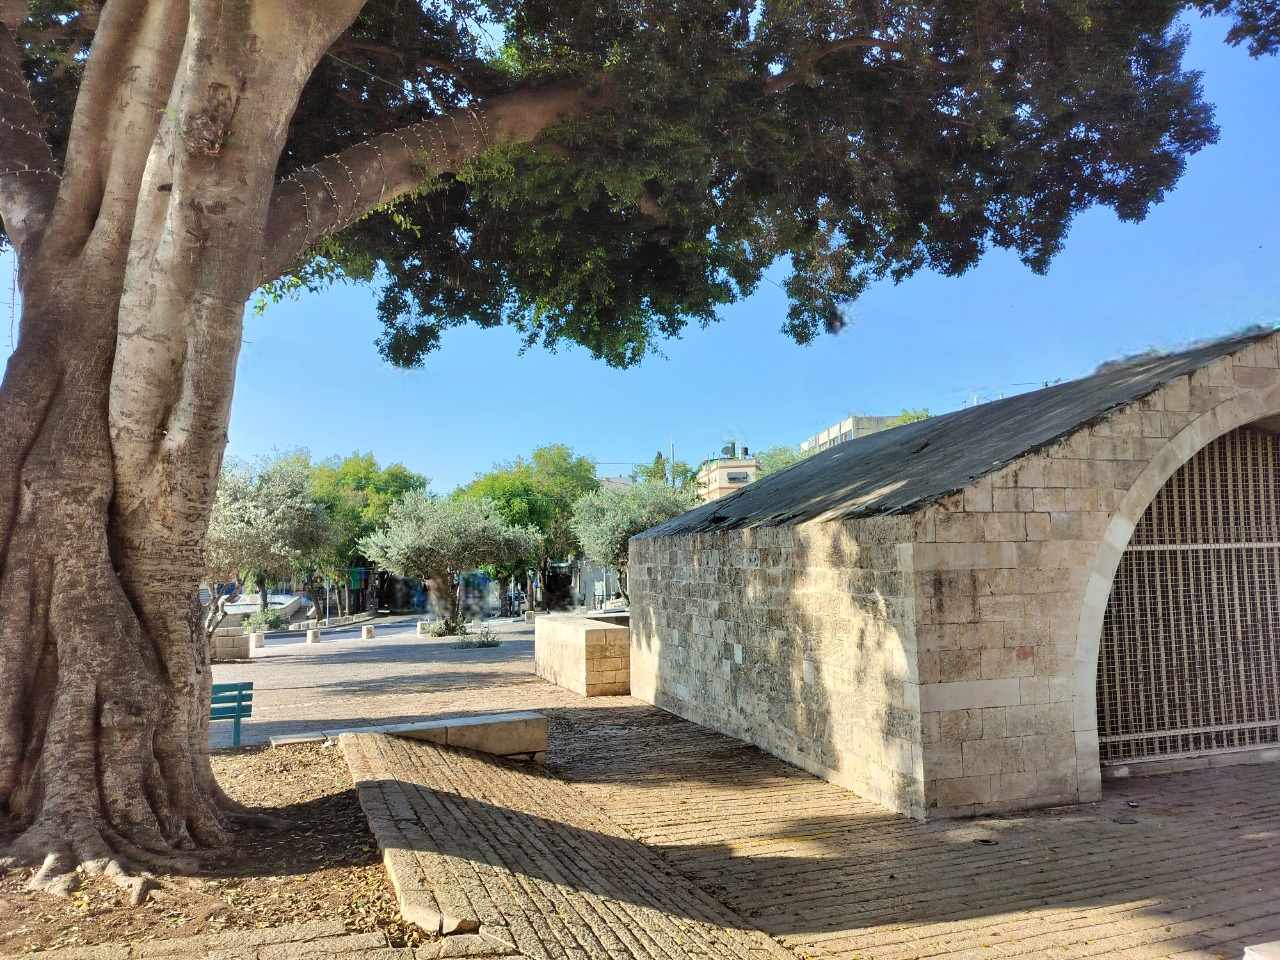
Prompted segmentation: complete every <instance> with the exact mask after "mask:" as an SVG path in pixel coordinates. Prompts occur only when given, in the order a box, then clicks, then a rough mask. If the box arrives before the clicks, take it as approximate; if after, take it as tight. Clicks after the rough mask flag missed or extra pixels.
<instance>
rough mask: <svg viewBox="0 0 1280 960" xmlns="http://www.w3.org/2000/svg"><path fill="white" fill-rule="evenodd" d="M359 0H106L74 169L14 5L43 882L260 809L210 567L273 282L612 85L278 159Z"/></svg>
mask: <svg viewBox="0 0 1280 960" xmlns="http://www.w3.org/2000/svg"><path fill="white" fill-rule="evenodd" d="M362 5H363V0H309V2H306V3H298V2H296V0H112V2H111V3H109V4H105V5H102V10H101V13H100V15H99V17H98V26H97V29H96V31H95V34H94V39H93V44H92V48H91V50H90V55H89V58H88V61H87V63H86V65H85V68H84V71H83V75H82V79H81V81H80V87H79V91H78V95H77V99H76V106H75V113H74V116H73V117H72V121H71V125H70V130H69V134H68V139H67V148H66V156H65V161H64V165H63V170H62V173H61V176H59V174H58V172H57V170H56V168H55V166H54V163H53V158H52V154H51V152H50V151H49V150H48V148H47V147H44V146H43V145H42V144H41V143H40V140H39V137H38V136H37V135H35V134H34V133H33V130H35V129H36V128H38V126H39V117H38V115H37V113H36V111H35V109H34V107H33V106H32V104H31V102H30V97H29V96H28V94H27V92H26V90H25V89H23V88H22V85H23V81H22V74H21V69H20V63H19V59H20V54H19V51H18V48H17V46H16V44H15V43H14V41H13V39H12V35H11V30H12V29H13V27H14V22H13V16H14V14H13V11H14V10H15V9H16V10H19V11H22V10H24V9H25V5H23V4H17V5H14V4H5V3H0V126H2V127H3V128H4V129H5V130H6V133H5V134H4V136H0V217H3V220H4V224H5V228H6V230H7V232H8V235H9V238H10V240H11V241H12V242H13V246H14V249H15V250H16V251H17V254H18V262H19V289H20V291H21V294H22V303H23V306H22V318H21V326H20V336H19V341H18V344H17V348H16V350H15V351H14V354H13V355H12V356H11V357H10V359H9V362H8V367H7V370H6V372H5V377H4V381H3V384H0V424H3V425H4V432H3V435H2V436H0V815H5V816H7V818H8V820H9V822H10V824H11V825H12V826H14V827H16V828H17V829H18V830H20V831H21V832H20V834H19V835H18V836H17V838H16V839H15V840H14V841H13V843H11V844H10V846H9V847H7V848H5V849H4V850H3V851H0V868H4V867H12V866H15V865H38V866H39V867H40V869H39V870H38V871H37V872H36V874H35V876H34V877H33V879H32V881H31V885H32V886H33V887H34V888H37V889H44V890H51V891H55V892H66V891H68V890H70V889H72V888H74V886H75V885H76V883H77V877H78V871H77V868H78V867H83V868H84V870H85V872H88V873H104V874H106V875H108V876H110V877H111V878H113V879H114V880H115V881H116V882H118V883H120V884H121V885H123V886H125V887H127V888H128V889H130V890H131V891H132V893H133V895H134V897H135V898H139V899H140V898H141V897H142V896H143V895H145V890H146V887H147V884H148V882H149V881H148V879H147V878H146V876H145V875H144V874H143V873H142V872H141V871H142V869H143V868H146V867H155V866H161V867H175V868H176V867H183V866H190V865H192V863H193V861H192V859H191V858H190V857H189V856H187V855H186V854H185V853H184V851H190V850H192V849H194V848H205V847H216V846H220V845H222V844H224V843H225V842H226V840H227V838H228V831H229V830H231V829H232V828H234V827H235V826H236V824H237V823H240V822H245V821H247V820H250V819H251V818H250V817H248V816H247V813H246V811H244V810H243V809H242V808H240V807H238V806H237V805H236V804H234V803H233V802H232V801H231V800H230V799H229V798H227V797H226V795H225V794H223V792H222V791H221V790H220V789H219V788H218V785H217V783H216V782H215V781H214V778H213V774H212V770H211V767H210V763H209V756H208V723H209V720H208V714H209V687H210V683H211V673H210V668H209V647H208V638H207V636H206V635H205V633H204V631H203V629H202V625H201V621H200V607H199V595H198V584H199V578H200V574H201V572H202V567H203V557H202V553H203V544H204V536H205V532H206V529H207V526H208V520H209V513H210V510H211V508H212V503H213V495H214V491H215V488H216V483H217V476H218V472H219V469H220V466H221V460H222V454H223V450H224V448H225V446H226V439H227V436H226V429H227V422H228V419H229V416H230V406H231V395H232V385H233V383H234V378H235V368H236V360H237V357H238V353H239V348H240V343H241V336H242V329H243V313H244V304H245V302H246V301H247V299H248V297H249V296H250V294H251V293H252V292H253V290H254V288H255V287H257V286H258V285H259V283H261V282H262V281H263V280H273V279H275V278H277V277H278V276H279V275H280V272H281V271H282V270H284V269H285V268H286V267H287V266H288V265H289V264H290V263H291V262H293V261H294V260H295V258H296V257H297V256H298V255H299V254H300V253H301V252H302V251H303V250H305V249H306V248H307V247H308V246H309V245H310V244H313V243H315V242H316V241H318V240H320V239H323V238H324V237H326V236H329V235H331V234H332V233H334V232H336V231H338V230H340V229H342V228H343V227H344V226H346V225H347V224H349V223H351V222H354V221H355V220H357V219H359V218H360V217H361V216H363V215H365V214H367V213H369V212H371V211H372V210H374V209H375V208H376V207H378V206H379V205H381V204H384V203H387V202H389V201H391V200H393V199H395V198H396V197H398V196H401V195H403V194H404V193H406V192H408V191H410V190H413V189H416V188H417V187H418V186H420V185H421V183H422V181H423V179H424V178H427V177H430V176H432V175H433V174H434V173H441V172H444V171H448V170H457V169H458V165H459V164H460V163H463V162H465V161H466V160H468V159H470V158H473V157H475V156H477V155H478V154H479V153H480V152H482V151H483V150H484V149H485V148H486V147H487V146H488V145H489V143H491V142H492V140H493V139H494V138H496V139H499V140H507V139H510V140H515V141H519V142H526V143H527V142H530V141H531V140H533V139H534V138H535V137H537V136H538V135H539V134H540V133H541V132H542V131H543V130H545V129H546V128H547V127H549V126H551V125H552V124H554V123H555V122H556V121H557V120H558V118H559V117H560V116H561V115H562V114H564V113H572V112H580V111H582V110H585V109H589V108H590V106H589V101H588V95H587V94H585V93H584V92H583V88H582V85H580V84H572V83H566V84H561V85H558V86H556V87H547V88H543V89H542V90H537V91H532V90H526V91H516V92H513V93H510V94H505V95H503V96H501V97H496V98H494V99H493V100H492V102H488V103H485V104H482V105H480V106H479V107H478V108H477V107H466V108H459V109H456V110H451V111H446V112H445V113H443V114H441V115H440V116H439V117H437V118H433V119H431V120H427V121H424V122H422V123H419V124H414V125H411V126H409V127H406V128H404V129H403V130H400V131H394V132H391V133H387V134H383V135H381V136H379V137H376V138H374V139H373V140H371V141H369V142H367V143H364V144H357V145H355V146H353V147H349V148H347V149H346V150H344V151H343V152H342V153H340V154H338V155H336V156H334V157H331V158H328V159H326V160H324V161H321V162H320V163H318V164H316V165H314V166H313V167H310V168H307V169H306V170H302V171H298V172H297V173H296V174H294V175H293V176H290V177H288V178H286V180H284V181H282V182H281V183H279V184H277V183H275V172H276V169H277V166H278V164H279V160H280V156H281V152H282V150H283V147H284V142H285V138H286V135H287V131H288V127H289V121H290V118H291V117H292V114H293V111H294V109H295V107H296V104H297V99H298V96H299V94H300V93H301V90H302V87H303V85H304V84H305V83H306V81H307V79H308V77H309V76H310V75H311V73H312V71H313V70H314V68H315V65H316V63H317V61H318V60H319V58H320V57H321V56H322V55H323V54H324V52H325V51H326V50H327V49H328V48H329V47H330V46H331V45H332V43H333V42H334V40H336V39H337V37H338V36H339V35H340V34H341V33H342V32H343V31H344V30H346V29H347V27H349V26H350V24H351V23H352V21H353V20H354V19H355V17H356V14H357V13H358V12H359V10H360V8H361V6H362ZM17 15H18V16H22V15H24V14H23V13H19V14H17ZM597 100H599V97H597ZM595 102H596V101H590V103H592V104H594V103H595ZM17 173H21V174H24V176H21V177H18V176H16V174H17ZM263 579H264V581H265V578H263ZM266 586H267V585H266V583H265V582H263V583H262V584H260V588H261V593H262V597H261V603H262V604H263V605H265V604H266V603H267V590H266ZM339 593H340V597H341V598H342V601H343V604H344V608H345V609H344V613H347V614H349V610H350V589H349V585H348V584H346V583H343V584H342V585H341V590H340V591H339ZM451 594H452V591H451V590H450V589H449V587H448V585H446V586H445V588H444V589H442V590H439V591H437V592H435V594H434V596H435V598H436V599H437V600H440V601H445V602H446V603H447V602H449V601H450V599H451ZM455 615H456V613H455Z"/></svg>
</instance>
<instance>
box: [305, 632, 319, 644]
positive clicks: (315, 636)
mask: <svg viewBox="0 0 1280 960" xmlns="http://www.w3.org/2000/svg"><path fill="white" fill-rule="evenodd" d="M319 642H320V631H319V630H308V631H307V643H319Z"/></svg>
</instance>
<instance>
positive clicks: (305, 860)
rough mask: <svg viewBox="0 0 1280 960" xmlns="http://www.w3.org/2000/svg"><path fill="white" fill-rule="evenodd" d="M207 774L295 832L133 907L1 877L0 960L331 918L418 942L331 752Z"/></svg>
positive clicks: (218, 763) (220, 762)
mask: <svg viewBox="0 0 1280 960" xmlns="http://www.w3.org/2000/svg"><path fill="white" fill-rule="evenodd" d="M213 765H214V771H215V772H216V773H217V775H218V780H219V782H220V783H221V784H222V786H223V789H225V790H226V791H227V793H228V794H229V795H230V796H231V797H233V798H234V799H236V800H238V801H240V802H241V803H243V804H245V805H246V806H249V807H251V808H253V809H254V810H256V811H259V812H262V813H267V814H270V815H272V816H275V817H282V818H284V819H286V820H288V821H290V822H291V823H292V824H293V826H292V827H291V828H289V829H287V830H281V831H268V830H248V831H245V832H243V833H241V834H239V835H238V836H237V849H236V850H234V851H225V852H222V853H220V854H218V855H216V856H214V857H211V859H210V861H209V863H208V864H207V866H206V868H205V869H204V870H203V871H202V872H201V873H200V874H199V875H198V876H193V877H165V878H162V884H163V885H162V886H161V888H160V889H159V890H156V891H154V892H153V894H152V897H151V899H150V900H149V901H148V902H147V903H145V904H143V905H142V906H140V907H131V906H129V905H128V903H127V902H126V901H125V900H124V899H123V898H122V897H121V896H120V895H119V893H118V891H117V890H116V888H115V887H114V886H112V885H111V884H109V883H105V882H102V881H96V880H89V881H88V882H86V883H85V885H84V886H83V887H82V888H81V889H80V890H79V891H78V892H77V893H76V894H75V895H74V896H72V897H71V898H69V899H60V898H56V897H51V896H48V895H46V894H37V893H31V892H29V891H27V890H26V889H25V885H26V881H27V879H28V878H29V877H30V875H31V871H30V870H11V871H9V872H8V874H7V875H5V876H3V877H0V953H25V952H35V951H42V950H51V949H54V948H57V947H68V946H79V945H82V944H98V943H108V942H110V943H126V942H137V941H145V940H167V939H172V938H175V937H186V936H194V935H196V934H204V933H214V932H216V931H219V930H226V929H231V928H244V927H274V926H279V925H281V924H286V923H301V922H305V921H309V920H335V919H336V920H341V921H342V922H343V923H344V924H345V925H346V927H347V929H348V930H349V931H351V932H353V933H362V932H368V931H373V930H381V931H383V932H384V933H385V934H386V935H387V938H388V940H389V941H390V943H391V945H392V946H414V945H416V944H418V943H420V942H422V941H423V940H424V939H426V938H425V936H424V935H423V934H422V932H421V931H420V930H418V929H417V928H416V927H412V926H410V925H408V924H406V923H405V922H404V920H403V919H402V918H401V917H400V915H399V912H398V910H397V908H396V900H395V894H394V892H393V890H392V888H391V883H390V881H389V880H388V879H387V875H386V871H385V870H384V869H383V867H382V859H381V857H380V856H379V855H378V849H377V845H376V844H375V843H374V840H373V836H372V835H371V834H370V833H369V826H368V823H367V822H366V820H365V817H364V813H363V812H362V811H361V809H360V804H359V802H358V801H357V800H356V794H355V789H354V787H353V785H352V782H351V774H350V772H349V771H348V770H347V765H346V763H345V761H344V760H343V759H342V753H341V751H340V750H338V749H337V747H336V746H328V747H325V746H320V745H310V744H309V745H300V746H291V747H282V748H271V747H253V748H244V749H240V750H229V751H224V752H220V753H217V754H215V755H214V760H213ZM4 839H6V838H4V837H0V844H2V843H3V840H4Z"/></svg>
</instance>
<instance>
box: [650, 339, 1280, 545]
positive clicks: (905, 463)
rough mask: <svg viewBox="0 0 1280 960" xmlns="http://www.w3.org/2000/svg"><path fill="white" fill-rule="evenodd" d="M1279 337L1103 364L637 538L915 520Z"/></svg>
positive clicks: (912, 430)
mask: <svg viewBox="0 0 1280 960" xmlns="http://www.w3.org/2000/svg"><path fill="white" fill-rule="evenodd" d="M1272 335H1273V331H1271V330H1265V331H1259V332H1256V333H1248V334H1245V335H1239V336H1233V337H1228V338H1226V339H1223V340H1216V341H1213V342H1212V343H1206V344H1201V345H1199V346H1196V347H1193V348H1191V349H1189V350H1184V351H1182V352H1179V353H1170V354H1160V355H1155V356H1151V355H1144V356H1141V357H1139V358H1136V359H1134V360H1129V361H1124V362H1120V363H1115V364H1104V365H1103V366H1102V367H1101V368H1099V369H1098V371H1097V372H1095V373H1093V374H1090V375H1089V376H1087V377H1082V378H1080V379H1079V380H1072V381H1069V382H1067V383H1063V384H1059V385H1058V386H1054V387H1048V388H1046V389H1043V390H1036V391H1033V392H1031V393H1023V394H1019V395H1018V396H1015V397H1006V398H1005V399H1003V400H995V401H993V402H990V403H984V404H980V405H978V406H974V407H969V408H968V409H965V410H957V411H955V412H954V413H947V414H943V415H941V416H936V417H930V418H929V419H928V420H920V421H917V422H916V423H909V424H906V425H904V426H901V427H894V428H893V429H890V430H882V431H880V432H879V433H873V434H870V435H869V436H865V437H860V438H859V439H857V440H850V441H847V442H845V443H840V444H836V445H835V446H833V447H830V448H828V449H827V450H824V451H822V452H821V453H818V454H815V455H814V456H812V457H810V458H809V459H807V460H803V461H801V462H800V463H797V464H796V465H795V466H792V467H788V468H787V469H786V470H780V471H778V472H777V473H773V474H770V475H768V476H766V477H763V478H761V479H759V480H756V481H754V482H753V483H750V484H748V485H747V486H745V487H743V488H742V489H741V490H739V491H737V492H736V493H733V494H731V495H729V496H727V497H723V498H721V499H719V500H714V501H712V502H711V503H707V504H704V505H703V506H701V507H697V508H695V509H693V510H690V511H689V512H688V513H685V514H682V515H681V516H679V517H675V518H674V519H672V520H668V521H667V522H666V523H662V524H659V525H658V526H656V527H653V528H652V529H650V530H647V531H645V532H644V533H642V534H639V536H641V537H665V536H671V535H674V534H683V533H699V532H707V531H711V530H733V529H737V528H740V527H753V526H776V525H787V524H797V523H804V522H806V521H809V520H813V519H816V518H818V517H821V518H822V519H824V520H849V519H855V518H858V517H875V516H889V515H893V514H904V513H914V512H915V511H916V510H919V509H921V508H922V507H924V506H927V505H928V504H930V503H934V502H935V501H937V500H940V499H942V498H943V497H945V496H947V495H948V494H951V493H954V492H955V491H957V490H963V489H964V488H965V487H967V486H969V485H970V484H971V483H973V482H974V481H976V480H980V479H981V478H982V477H984V476H986V475H987V474H989V473H994V472H995V471H997V470H999V469H1001V468H1002V467H1005V466H1007V465H1008V464H1010V463H1012V462H1013V461H1014V460H1017V459H1018V458H1019V457H1023V456H1026V455H1027V454H1029V453H1033V452H1035V451H1036V450H1039V449H1041V448H1043V447H1046V446H1048V445H1049V444H1051V443H1054V442H1055V441H1057V440H1061V439H1062V438H1064V437H1066V436H1068V435H1069V434H1071V433H1074V432H1075V431H1077V430H1079V429H1080V428H1081V427H1084V426H1087V425H1089V424H1091V423H1093V422H1094V421H1096V420H1098V419H1100V418H1102V417H1103V416H1105V415H1106V414H1108V413H1110V412H1111V411H1113V410H1115V409H1116V408H1117V407H1122V406H1124V405H1126V404H1129V403H1132V402H1134V401H1135V400H1139V399H1141V398H1142V397H1145V396H1147V395H1148V394H1150V393H1153V392H1154V391H1155V390H1157V389H1159V388H1160V387H1162V386H1164V385H1165V384H1166V383H1170V382H1171V381H1173V380H1176V379H1178V378H1179V377H1182V376H1186V375H1187V374H1189V373H1191V372H1192V371H1194V370H1198V369H1199V368H1201V367H1204V366H1207V365H1208V364H1210V363H1212V362H1213V361H1215V360H1217V359H1219V358H1221V357H1224V356H1227V355H1228V354H1231V353H1234V352H1236V351H1237V350H1240V349H1241V348H1243V347H1246V346H1248V345H1249V344H1252V343H1256V342H1258V341H1259V340H1263V339H1266V338H1267V337H1269V336H1272Z"/></svg>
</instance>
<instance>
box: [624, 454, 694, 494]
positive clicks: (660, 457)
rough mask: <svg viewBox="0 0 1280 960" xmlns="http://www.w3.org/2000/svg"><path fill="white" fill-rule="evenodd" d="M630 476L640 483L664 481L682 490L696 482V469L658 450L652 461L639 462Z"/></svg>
mask: <svg viewBox="0 0 1280 960" xmlns="http://www.w3.org/2000/svg"><path fill="white" fill-rule="evenodd" d="M631 476H632V478H633V479H635V480H639V481H640V482H641V483H665V484H667V485H668V486H673V487H677V488H679V489H682V490H683V489H685V488H686V487H691V486H693V485H694V484H695V483H696V482H697V479H698V471H697V469H695V468H694V467H691V466H689V464H688V463H686V462H685V461H684V460H672V459H671V458H670V457H668V456H666V454H664V453H663V452H662V451H661V450H659V451H658V452H657V453H655V454H654V455H653V462H651V463H644V464H640V465H639V466H637V467H636V469H635V470H634V471H633V472H632V474H631Z"/></svg>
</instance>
